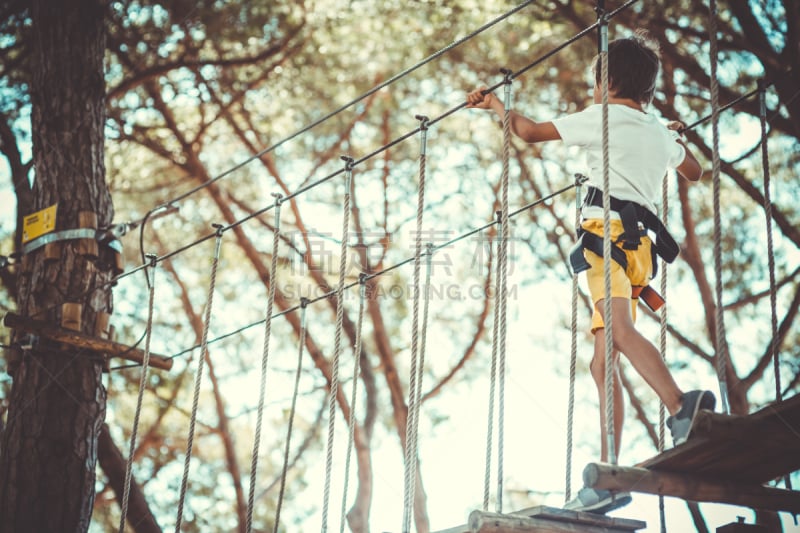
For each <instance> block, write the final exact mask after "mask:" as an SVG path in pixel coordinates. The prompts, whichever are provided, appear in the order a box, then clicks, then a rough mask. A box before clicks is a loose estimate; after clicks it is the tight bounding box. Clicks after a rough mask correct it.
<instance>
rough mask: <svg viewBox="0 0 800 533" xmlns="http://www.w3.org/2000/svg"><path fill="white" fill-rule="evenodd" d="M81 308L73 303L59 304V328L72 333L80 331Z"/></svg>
mask: <svg viewBox="0 0 800 533" xmlns="http://www.w3.org/2000/svg"><path fill="white" fill-rule="evenodd" d="M82 310H83V306H82V305H81V304H78V303H74V302H67V303H64V304H61V327H62V328H66V329H71V330H72V331H80V330H81V311H82Z"/></svg>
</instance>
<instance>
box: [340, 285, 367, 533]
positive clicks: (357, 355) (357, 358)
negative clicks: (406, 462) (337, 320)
mask: <svg viewBox="0 0 800 533" xmlns="http://www.w3.org/2000/svg"><path fill="white" fill-rule="evenodd" d="M358 283H359V298H358V321H357V322H356V344H355V347H354V348H353V389H352V394H351V395H350V418H349V420H348V427H349V429H350V431H349V436H348V438H347V453H346V454H345V462H344V489H343V490H342V519H341V520H340V521H339V533H344V525H345V522H346V521H347V488H348V485H349V482H350V456H351V455H352V452H353V445H354V442H355V434H356V400H357V399H358V378H359V376H360V375H361V368H360V362H361V332H362V330H363V329H364V303H365V301H366V290H367V285H366V276H365V274H364V273H361V274H360V275H359V278H358Z"/></svg>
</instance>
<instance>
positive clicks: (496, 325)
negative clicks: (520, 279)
mask: <svg viewBox="0 0 800 533" xmlns="http://www.w3.org/2000/svg"><path fill="white" fill-rule="evenodd" d="M495 216H496V217H497V224H498V225H502V224H503V222H502V214H501V212H500V211H497V212H496V213H495ZM499 255H500V241H499V240H498V241H497V256H499ZM494 285H495V289H494V296H495V303H494V312H493V321H492V363H491V368H490V370H489V406H488V409H487V419H486V425H487V428H486V460H485V467H484V472H483V510H484V511H488V510H489V495H490V494H491V483H492V455H493V449H492V446H493V444H494V397H495V391H496V388H497V351H498V346H499V342H498V339H499V334H498V331H499V330H500V306H499V305H498V304H497V295H498V294H499V293H500V286H501V285H500V261H499V260H498V261H496V262H495V273H494Z"/></svg>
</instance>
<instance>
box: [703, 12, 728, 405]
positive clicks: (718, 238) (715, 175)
mask: <svg viewBox="0 0 800 533" xmlns="http://www.w3.org/2000/svg"><path fill="white" fill-rule="evenodd" d="M708 10H709V32H708V33H709V44H710V53H711V136H712V144H713V147H712V180H713V186H714V273H715V274H716V284H715V289H716V300H717V306H716V313H715V314H714V317H715V322H714V324H715V337H716V341H717V342H716V351H717V354H716V366H717V379H718V380H719V387H720V396H721V399H722V410H723V412H724V413H726V414H727V413H729V412H730V403H729V400H728V384H727V379H726V372H727V368H726V367H727V363H728V344H727V342H725V315H724V310H723V306H722V235H721V233H722V229H721V228H722V222H721V216H720V211H721V210H720V155H719V80H718V79H717V55H718V50H717V2H716V0H710V1H709V5H708Z"/></svg>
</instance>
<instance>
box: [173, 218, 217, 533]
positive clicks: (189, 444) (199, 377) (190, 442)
mask: <svg viewBox="0 0 800 533" xmlns="http://www.w3.org/2000/svg"><path fill="white" fill-rule="evenodd" d="M214 227H215V228H216V229H217V240H216V244H215V247H214V257H213V259H212V260H211V281H210V283H209V286H208V296H207V302H208V303H207V304H206V313H205V320H204V321H203V337H202V343H201V349H200V360H199V361H197V371H196V374H195V378H194V396H193V397H192V414H191V417H190V419H189V436H188V438H187V440H186V457H185V459H184V462H183V477H182V478H181V492H180V497H179V499H178V517H177V518H176V519H175V533H179V532H180V530H181V523H182V522H183V506H184V501H185V499H186V489H187V486H188V483H189V465H190V463H191V460H192V448H193V447H194V432H195V425H196V421H197V408H198V405H199V404H200V385H201V383H202V381H203V366H204V365H205V358H206V357H208V330H209V329H211V308H212V306H213V304H214V288H215V287H216V285H217V267H218V266H219V253H220V247H221V245H222V226H221V225H219V224H214Z"/></svg>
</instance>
